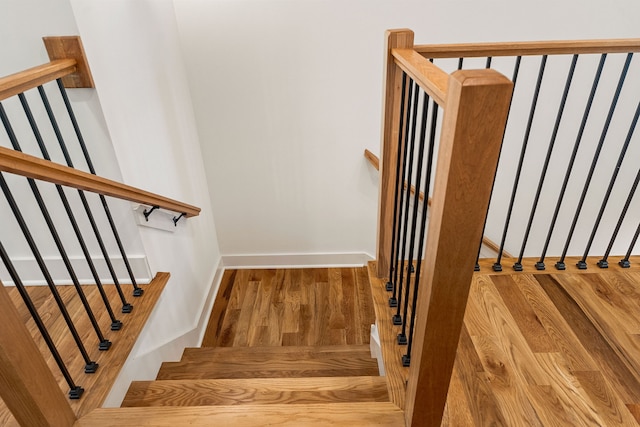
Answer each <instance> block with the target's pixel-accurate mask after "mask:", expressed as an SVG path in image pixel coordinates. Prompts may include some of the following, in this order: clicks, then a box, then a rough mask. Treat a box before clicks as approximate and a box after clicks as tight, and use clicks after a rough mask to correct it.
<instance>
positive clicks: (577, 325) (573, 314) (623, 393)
mask: <svg viewBox="0 0 640 427" xmlns="http://www.w3.org/2000/svg"><path fill="white" fill-rule="evenodd" d="M535 279H536V281H538V283H540V285H541V287H542V288H543V289H544V291H545V292H546V293H547V295H548V296H549V298H550V299H551V301H553V303H554V305H555V306H556V307H557V308H558V311H559V312H560V313H561V315H562V317H563V318H564V319H565V321H566V322H567V324H569V326H570V327H571V329H572V330H573V331H574V333H575V334H576V336H577V337H578V339H579V340H580V342H581V343H582V345H583V346H584V347H585V348H587V349H588V350H589V353H590V354H591V357H592V358H593V360H594V361H595V363H596V364H597V366H598V370H600V371H601V372H602V374H603V375H605V377H606V378H607V379H608V380H609V381H610V382H611V384H612V385H613V387H614V388H615V389H616V392H617V393H618V394H619V396H620V397H621V399H622V401H623V402H624V403H625V404H635V403H637V402H640V384H639V383H638V381H637V380H636V379H635V376H634V374H633V373H632V372H631V371H630V370H629V368H628V367H627V365H625V364H624V363H623V362H622V361H621V360H620V359H619V358H618V356H617V354H616V353H615V351H614V350H613V349H612V348H611V347H610V346H609V343H608V342H607V340H606V339H605V338H604V337H603V336H602V335H601V334H600V332H599V331H598V330H597V329H596V327H595V326H594V325H593V324H592V323H591V321H590V320H589V318H588V317H587V316H586V315H585V314H584V313H583V312H582V310H581V309H580V307H579V306H578V304H577V303H576V302H575V301H574V300H573V299H572V298H571V297H570V296H569V295H568V294H567V293H566V291H565V290H564V289H563V287H562V285H561V284H560V283H559V282H558V281H557V280H556V279H555V278H554V277H553V276H551V275H546V274H538V275H536V276H535Z"/></svg>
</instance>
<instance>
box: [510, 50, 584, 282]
mask: <svg viewBox="0 0 640 427" xmlns="http://www.w3.org/2000/svg"><path fill="white" fill-rule="evenodd" d="M577 63H578V55H573V58H572V60H571V67H570V68H569V73H568V75H567V80H566V82H565V85H564V91H563V92H562V99H561V101H560V108H558V113H557V114H556V122H555V124H554V126H553V132H552V133H551V141H549V147H548V148H547V155H546V157H545V159H544V165H543V166H542V172H541V173H540V180H539V181H538V188H537V189H536V195H535V196H534V198H533V205H532V206H531V213H530V214H529V221H528V222H527V228H526V230H525V232H524V237H523V239H522V246H521V248H520V254H519V255H518V260H517V261H516V262H515V264H514V265H513V269H514V270H515V271H522V257H523V256H524V250H525V248H526V246H527V241H528V240H529V233H530V232H531V226H532V225H533V218H534V217H535V215H536V210H537V209H538V202H539V201H540V194H542V186H543V185H544V180H545V178H546V177H547V169H548V167H549V162H550V161H551V154H552V152H553V147H554V146H555V143H556V138H557V137H558V130H559V129H560V122H561V121H562V115H563V114H564V107H565V105H566V104H567V97H568V96H569V89H570V88H571V82H572V81H573V74H574V72H575V70H576V65H577ZM536 269H538V270H544V263H536Z"/></svg>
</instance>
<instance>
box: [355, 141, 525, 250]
mask: <svg viewBox="0 0 640 427" xmlns="http://www.w3.org/2000/svg"><path fill="white" fill-rule="evenodd" d="M364 157H365V158H366V159H367V160H368V161H369V163H370V164H371V166H373V167H374V168H375V170H380V159H379V158H378V156H376V155H375V154H373V153H372V152H371V151H369V150H367V149H366V148H365V150H364ZM404 189H405V190H406V189H407V183H406V182H405V183H404ZM409 191H411V194H414V195H415V194H416V187H415V186H414V185H412V186H411V188H410V189H409ZM418 197H420V200H424V193H423V192H422V191H421V192H420V195H419V196H418ZM427 206H431V197H429V198H428V199H427ZM482 244H483V245H485V246H486V247H488V248H489V249H491V250H492V251H494V252H496V253H498V252H499V251H500V246H499V245H498V244H497V243H496V242H494V241H493V240H491V239H490V238H488V237H487V236H482ZM502 257H503V258H513V255H511V254H510V253H509V252H507V251H505V250H503V251H502Z"/></svg>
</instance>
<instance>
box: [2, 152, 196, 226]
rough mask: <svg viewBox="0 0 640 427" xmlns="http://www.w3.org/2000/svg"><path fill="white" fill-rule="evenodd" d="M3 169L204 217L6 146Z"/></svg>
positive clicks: (193, 209) (189, 207) (183, 205)
mask: <svg viewBox="0 0 640 427" xmlns="http://www.w3.org/2000/svg"><path fill="white" fill-rule="evenodd" d="M0 170H1V171H4V172H9V173H13V174H17V175H22V176H26V177H29V178H34V179H38V180H42V181H47V182H51V183H54V184H60V185H64V186H67V187H73V188H78V189H81V190H85V191H91V192H93V193H98V194H102V195H105V196H111V197H117V198H119V199H123V200H128V201H130V202H135V203H142V204H144V205H149V206H159V207H161V208H163V209H167V210H170V211H173V212H178V213H183V212H184V213H185V215H186V217H187V218H188V217H192V216H197V215H199V214H200V208H198V207H196V206H192V205H188V204H186V203H182V202H179V201H177V200H173V199H170V198H168V197H164V196H161V195H158V194H154V193H151V192H148V191H144V190H141V189H139V188H135V187H132V186H130V185H126V184H122V183H120V182H116V181H112V180H110V179H107V178H103V177H100V176H96V175H93V174H90V173H87V172H83V171H80V170H77V169H74V168H70V167H67V166H63V165H60V164H58V163H54V162H51V161H48V160H44V159H40V158H38V157H34V156H31V155H29V154H25V153H21V152H19V151H15V150H11V149H8V148H5V147H0Z"/></svg>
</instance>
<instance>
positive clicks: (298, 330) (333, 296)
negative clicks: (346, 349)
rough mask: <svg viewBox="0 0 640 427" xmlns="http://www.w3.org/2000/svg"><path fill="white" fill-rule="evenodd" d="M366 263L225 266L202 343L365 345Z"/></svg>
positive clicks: (368, 314) (369, 308) (370, 315)
mask: <svg viewBox="0 0 640 427" xmlns="http://www.w3.org/2000/svg"><path fill="white" fill-rule="evenodd" d="M374 321H375V314H374V310H373V301H372V299H371V287H370V285H369V277H368V272H367V269H366V268H364V267H363V268H318V269H308V268H303V269H281V270H227V271H226V272H225V274H224V277H223V279H222V283H221V285H220V291H219V293H218V298H217V299H216V302H215V304H214V308H213V312H212V315H211V318H210V320H209V325H208V327H207V331H206V333H205V337H204V340H203V343H202V346H203V347H216V346H219V347H259V346H321V345H350V344H368V343H369V336H370V333H371V324H373V323H374Z"/></svg>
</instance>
